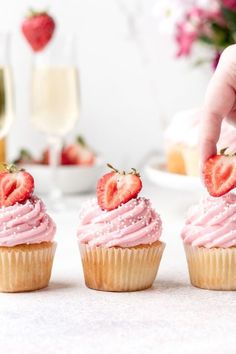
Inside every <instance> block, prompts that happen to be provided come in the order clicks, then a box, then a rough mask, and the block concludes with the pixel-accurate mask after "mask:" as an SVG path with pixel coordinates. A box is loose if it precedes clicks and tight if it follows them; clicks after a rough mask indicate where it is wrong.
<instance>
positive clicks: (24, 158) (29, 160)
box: [13, 149, 38, 165]
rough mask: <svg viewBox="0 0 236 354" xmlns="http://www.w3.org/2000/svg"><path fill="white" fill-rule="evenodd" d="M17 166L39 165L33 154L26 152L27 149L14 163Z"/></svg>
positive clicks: (22, 150)
mask: <svg viewBox="0 0 236 354" xmlns="http://www.w3.org/2000/svg"><path fill="white" fill-rule="evenodd" d="M13 163H14V164H16V165H20V164H21V165H22V164H28V165H31V164H37V163H38V162H37V161H36V160H35V159H34V158H33V156H32V154H31V153H30V152H29V151H28V150H26V149H21V150H20V153H19V156H18V157H17V159H15V161H14V162H13Z"/></svg>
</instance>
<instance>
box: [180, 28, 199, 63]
mask: <svg viewBox="0 0 236 354" xmlns="http://www.w3.org/2000/svg"><path fill="white" fill-rule="evenodd" d="M175 39H176V41H177V44H178V52H177V57H181V56H188V55H189V54H190V53H191V49H192V46H193V43H194V42H195V40H196V39H197V33H196V31H195V30H194V29H193V28H192V27H191V26H189V24H188V23H187V22H182V23H179V24H178V25H177V34H176V37H175Z"/></svg>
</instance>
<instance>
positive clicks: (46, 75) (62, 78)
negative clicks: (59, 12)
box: [31, 34, 79, 209]
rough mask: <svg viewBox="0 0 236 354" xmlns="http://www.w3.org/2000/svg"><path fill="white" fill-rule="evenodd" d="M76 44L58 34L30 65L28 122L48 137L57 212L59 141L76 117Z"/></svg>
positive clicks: (51, 193)
mask: <svg viewBox="0 0 236 354" xmlns="http://www.w3.org/2000/svg"><path fill="white" fill-rule="evenodd" d="M75 44H76V43H75V36H72V35H69V34H68V35H66V34H64V35H58V34H57V35H55V37H54V38H53V40H52V42H51V43H50V44H49V45H48V46H47V47H46V49H45V50H43V52H40V53H39V54H37V55H35V57H34V64H33V74H32V99H31V105H32V107H31V121H32V123H33V125H34V126H35V128H36V129H37V130H39V131H40V132H42V133H44V134H46V136H47V141H48V144H49V154H50V159H49V161H50V168H51V192H50V195H49V197H50V199H51V201H52V205H53V207H54V208H56V209H58V208H60V205H61V203H60V199H61V196H62V192H61V190H60V188H59V187H58V165H59V164H60V155H61V148H62V141H63V137H64V136H65V135H66V134H67V133H68V132H70V131H71V130H72V129H73V127H74V126H75V123H76V121H77V119H78V116H79V83H78V72H77V67H76V45H75ZM45 183H47V182H46V181H45ZM68 183H69V181H68Z"/></svg>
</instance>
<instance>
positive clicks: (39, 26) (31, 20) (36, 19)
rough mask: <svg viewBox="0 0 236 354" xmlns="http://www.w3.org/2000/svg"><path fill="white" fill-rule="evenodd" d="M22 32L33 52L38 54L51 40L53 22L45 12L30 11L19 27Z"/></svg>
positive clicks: (53, 27)
mask: <svg viewBox="0 0 236 354" xmlns="http://www.w3.org/2000/svg"><path fill="white" fill-rule="evenodd" d="M21 29H22V32H23V34H24V36H25V38H26V40H27V41H28V43H29V44H30V46H31V48H32V49H33V50H34V51H35V52H39V51H40V50H42V49H44V47H45V46H46V45H47V44H48V42H49V41H50V40H51V38H52V35H53V33H54V30H55V22H54V20H53V18H52V17H51V16H49V15H48V14H47V13H46V12H35V11H31V12H30V15H29V16H28V17H27V18H26V19H25V20H24V22H23V23H22V26H21Z"/></svg>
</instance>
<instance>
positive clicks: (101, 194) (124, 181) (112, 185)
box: [97, 165, 142, 210]
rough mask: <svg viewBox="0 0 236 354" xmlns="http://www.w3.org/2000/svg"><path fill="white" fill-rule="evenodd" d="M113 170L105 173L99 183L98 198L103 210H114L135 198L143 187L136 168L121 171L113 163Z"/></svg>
mask: <svg viewBox="0 0 236 354" xmlns="http://www.w3.org/2000/svg"><path fill="white" fill-rule="evenodd" d="M108 167H110V168H112V169H113V172H110V173H107V174H105V175H104V176H103V177H102V178H101V179H100V180H99V181H98V184H97V200H98V204H99V206H100V207H101V209H102V210H113V209H116V208H117V207H118V206H120V205H121V204H124V203H127V202H128V201H129V200H130V199H132V198H135V197H136V196H137V195H138V193H139V192H140V190H141V189H142V181H141V179H140V175H139V174H138V173H137V171H136V170H135V169H132V172H130V173H128V174H126V173H125V172H122V173H120V172H119V171H118V170H116V169H114V168H113V167H112V166H111V165H108Z"/></svg>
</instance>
